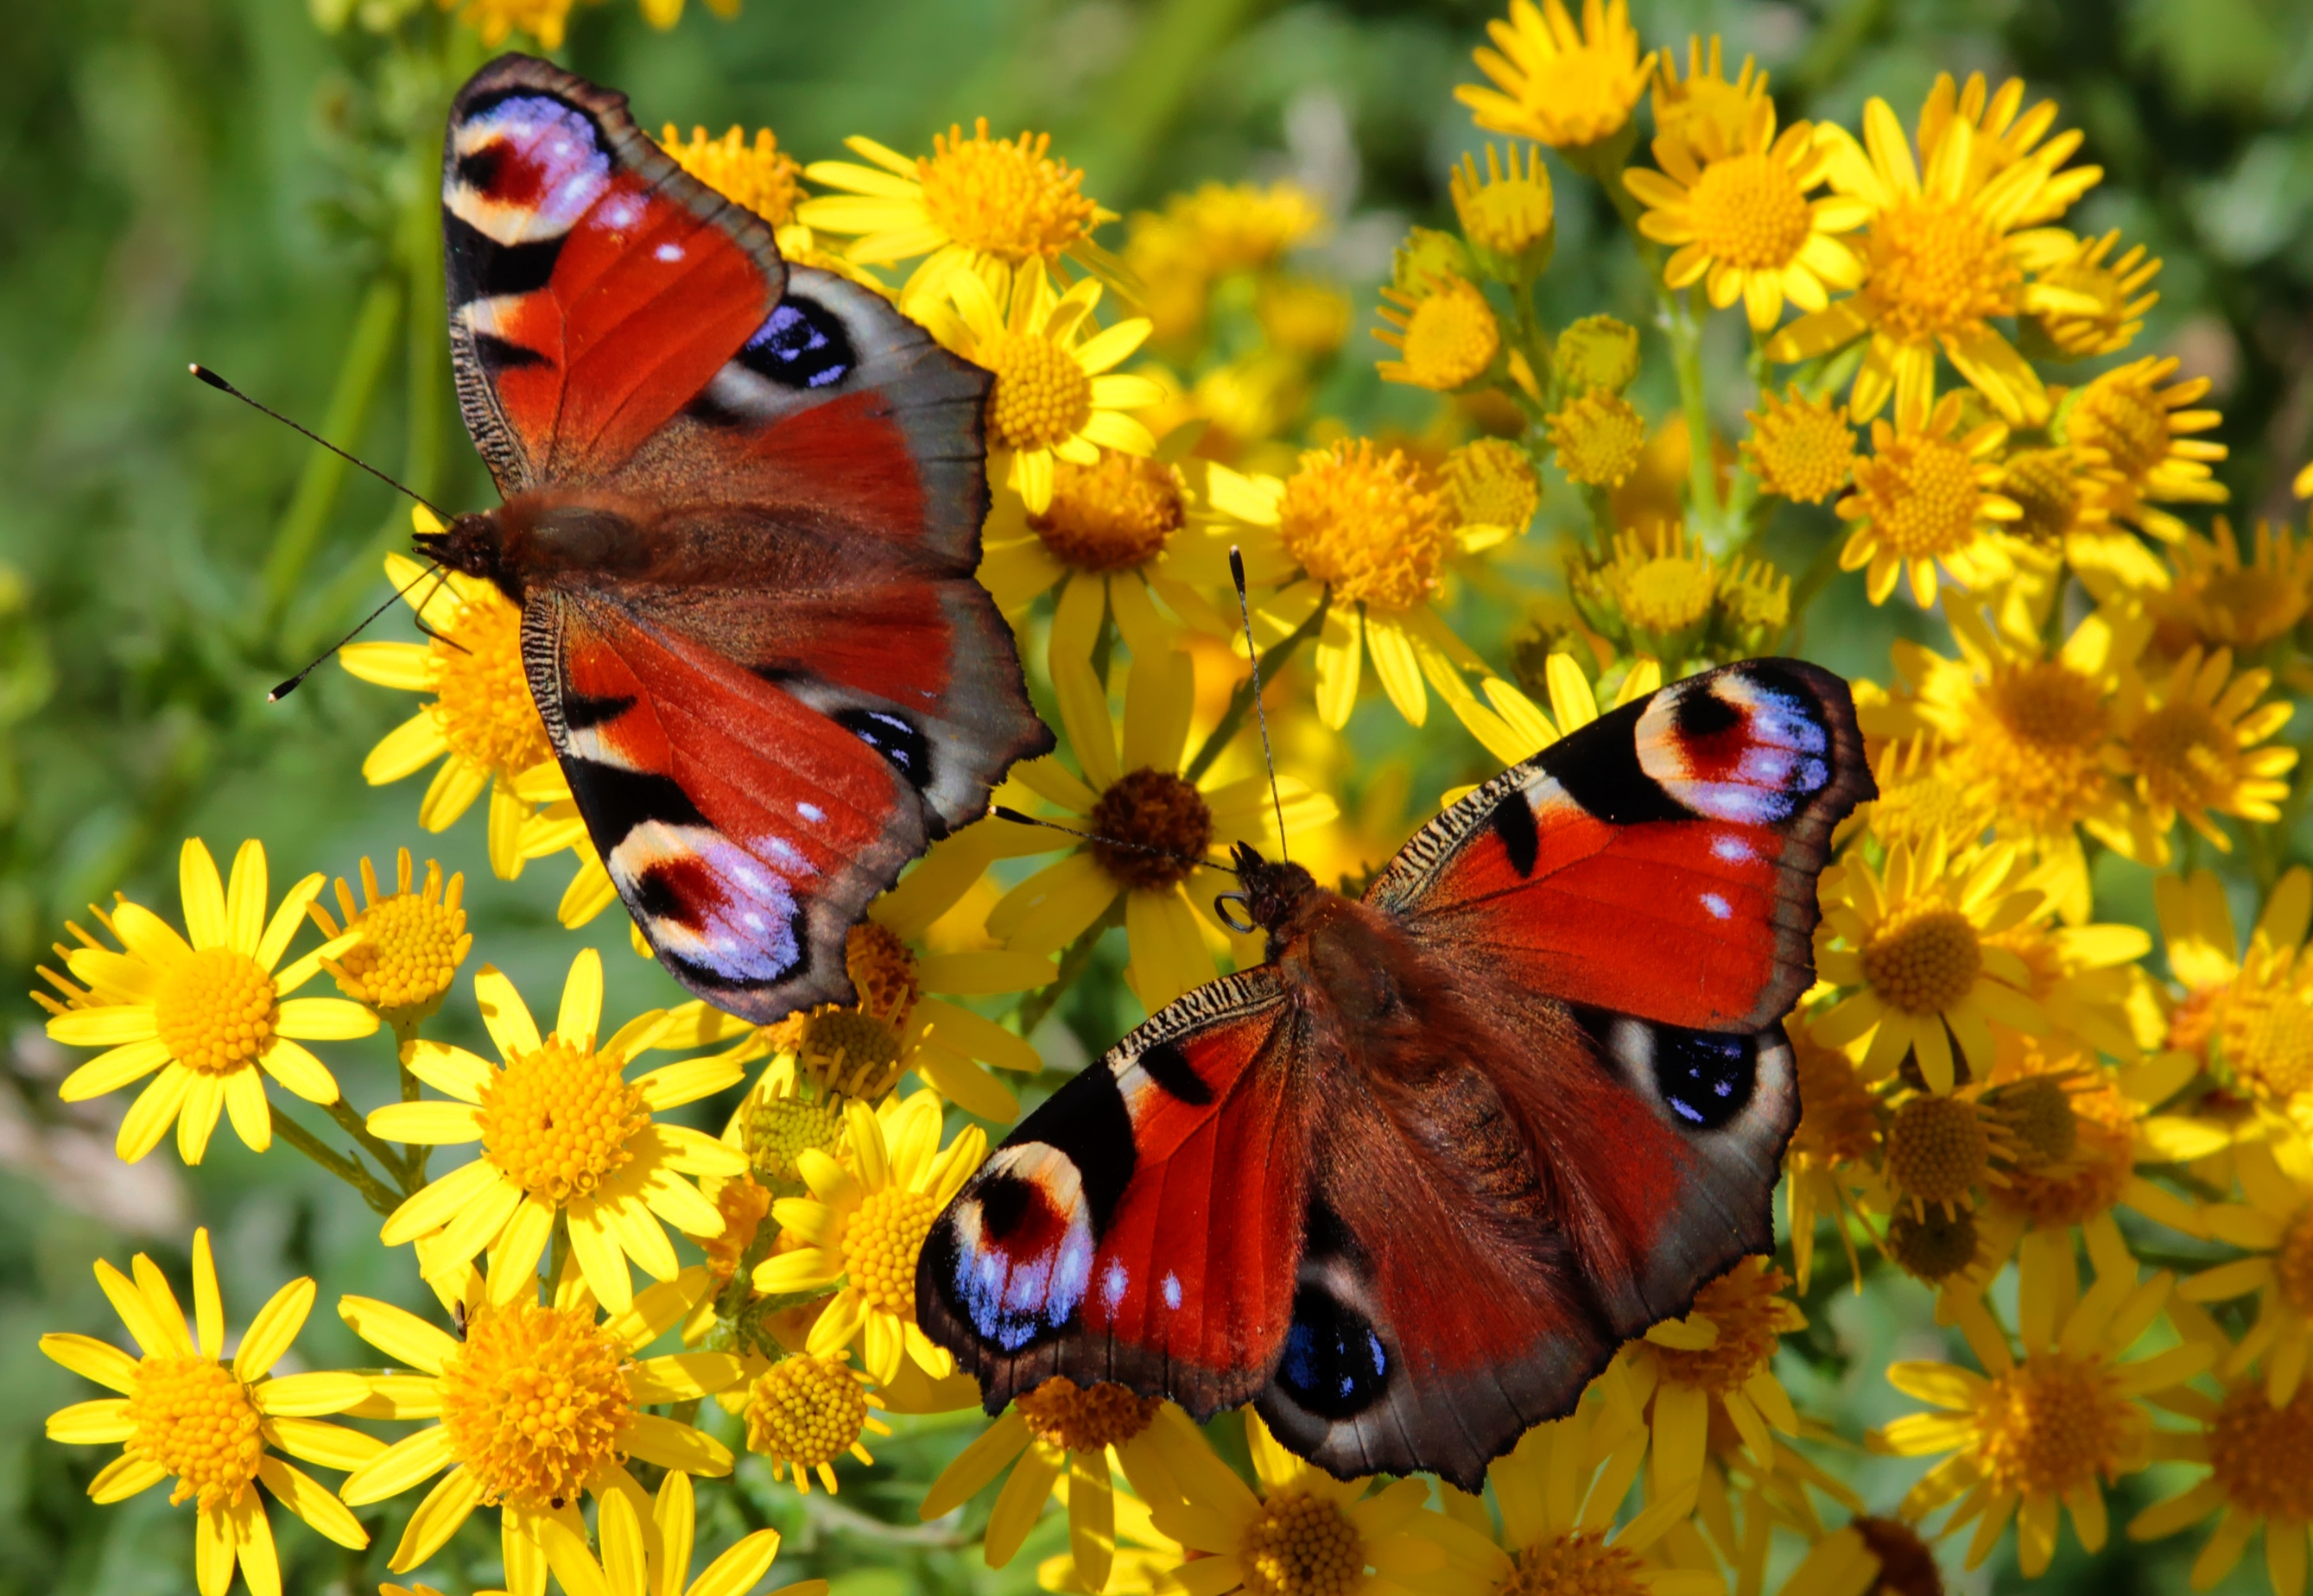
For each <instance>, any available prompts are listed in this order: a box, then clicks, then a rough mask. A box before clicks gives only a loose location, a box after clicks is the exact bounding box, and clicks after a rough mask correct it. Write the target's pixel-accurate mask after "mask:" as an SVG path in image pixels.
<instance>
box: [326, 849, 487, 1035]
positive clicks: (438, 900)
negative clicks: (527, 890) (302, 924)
mask: <svg viewBox="0 0 2313 1596" xmlns="http://www.w3.org/2000/svg"><path fill="white" fill-rule="evenodd" d="M361 879H362V899H363V903H364V907H362V908H355V906H354V894H353V889H352V888H350V887H348V886H347V885H346V879H345V877H343V876H339V878H338V909H339V912H340V913H341V914H343V915H344V916H345V917H346V924H345V930H344V931H342V932H341V931H339V929H338V923H337V922H336V921H335V920H333V919H331V918H330V911H329V910H327V909H325V908H322V907H321V905H320V904H319V903H318V902H316V903H311V904H308V905H306V906H305V913H306V914H307V915H308V916H311V917H312V922H313V924H314V925H317V926H319V927H320V928H321V934H322V935H323V936H325V937H327V938H329V939H330V941H331V942H335V941H337V940H338V938H339V937H340V936H342V935H345V934H347V933H351V934H355V935H357V936H358V937H359V938H360V940H359V941H357V942H356V943H354V944H353V945H352V946H351V947H348V948H347V950H346V951H344V952H342V953H340V954H339V955H338V956H337V957H336V958H334V959H324V960H321V968H322V969H326V970H328V971H329V972H330V974H331V975H332V976H335V977H336V978H337V981H338V990H339V991H340V992H342V993H344V994H345V995H347V997H350V998H352V999H353V1000H354V1001H355V1002H356V1003H357V1004H363V1005H365V1006H366V1007H368V1008H370V1009H372V1010H374V1012H375V1013H376V1014H377V1017H378V1018H379V1019H381V1020H383V1021H384V1022H386V1023H387V1024H388V1025H391V1026H392V1027H393V1029H394V1030H395V1031H396V1032H397V1033H400V1035H401V1036H403V1037H404V1038H405V1039H407V1038H409V1037H412V1036H415V1035H416V1034H417V1029H418V1022H419V1021H421V1020H424V1019H426V1018H427V1016H429V1015H431V1014H432V1013H434V1012H435V1010H436V1009H438V1008H440V1007H441V1006H442V999H443V998H444V996H445V995H448V993H449V990H450V983H451V981H452V980H453V978H456V976H457V973H458V967H459V966H460V965H462V964H463V963H464V962H465V961H466V954H467V953H468V952H469V951H471V950H472V948H473V945H474V938H473V934H471V932H469V931H468V930H467V929H466V911H465V909H464V908H462V901H463V899H464V897H465V891H466V878H465V875H464V873H462V872H461V873H458V874H455V875H453V876H452V877H451V878H450V884H449V888H448V890H447V891H446V892H445V891H444V889H443V885H442V867H441V865H439V864H436V863H435V862H434V861H433V860H431V859H428V860H427V861H426V884H425V886H424V887H422V888H416V887H414V886H413V882H414V877H413V875H412V873H411V861H410V857H409V849H408V848H404V849H402V850H401V854H400V858H399V859H398V861H397V862H396V873H395V888H394V890H393V891H392V892H391V893H390V894H387V895H385V896H383V897H381V896H379V893H378V890H377V871H376V869H375V867H374V866H373V865H372V864H370V862H369V857H368V855H363V857H362V862H361Z"/></svg>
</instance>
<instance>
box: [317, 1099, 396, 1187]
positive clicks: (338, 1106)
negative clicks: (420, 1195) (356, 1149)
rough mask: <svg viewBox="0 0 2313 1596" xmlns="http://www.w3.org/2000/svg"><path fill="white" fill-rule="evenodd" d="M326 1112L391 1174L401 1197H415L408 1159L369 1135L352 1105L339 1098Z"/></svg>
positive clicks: (367, 1129) (377, 1138) (366, 1127)
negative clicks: (397, 1185) (398, 1183)
mask: <svg viewBox="0 0 2313 1596" xmlns="http://www.w3.org/2000/svg"><path fill="white" fill-rule="evenodd" d="M326 1111H327V1112H328V1114H329V1116H330V1118H332V1119H334V1120H336V1121H337V1122H338V1128H339V1129H340V1130H342V1131H344V1132H345V1133H346V1134H347V1136H351V1137H353V1139H354V1140H355V1141H356V1142H358V1143H360V1144H361V1146H362V1149H363V1151H365V1152H366V1153H368V1154H369V1155H370V1156H371V1157H372V1158H374V1159H375V1160H377V1162H378V1165H379V1167H380V1168H382V1169H385V1170H388V1171H392V1172H393V1176H394V1179H396V1180H398V1181H400V1185H401V1195H402V1196H404V1197H414V1196H416V1195H417V1192H418V1187H417V1185H416V1184H414V1183H413V1182H412V1181H411V1179H410V1178H409V1168H410V1165H409V1159H408V1158H406V1157H405V1156H404V1155H403V1154H401V1153H398V1152H396V1151H395V1150H394V1148H393V1147H392V1145H391V1144H389V1143H387V1142H385V1141H383V1140H381V1139H380V1138H379V1137H376V1136H372V1135H370V1132H369V1127H368V1126H367V1125H366V1124H365V1123H364V1122H363V1120H362V1117H361V1115H360V1114H358V1113H357V1112H356V1111H355V1109H354V1106H353V1104H351V1103H349V1102H347V1101H346V1100H345V1099H344V1098H342V1097H341V1098H339V1099H338V1101H335V1102H333V1103H331V1104H330V1105H329V1107H328V1109H327V1110H326Z"/></svg>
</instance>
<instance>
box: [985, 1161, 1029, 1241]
mask: <svg viewBox="0 0 2313 1596" xmlns="http://www.w3.org/2000/svg"><path fill="white" fill-rule="evenodd" d="M979 1197H980V1233H981V1235H983V1236H985V1237H987V1238H989V1240H990V1241H1004V1240H1005V1239H1007V1237H1009V1236H1010V1235H1011V1234H1012V1232H1014V1231H1016V1230H1017V1229H1019V1227H1020V1222H1021V1220H1023V1219H1025V1218H1026V1217H1027V1215H1028V1205H1029V1203H1030V1202H1031V1201H1032V1200H1034V1198H1035V1197H1036V1192H1035V1189H1034V1188H1033V1187H1031V1186H1030V1185H1029V1184H1028V1183H1027V1182H1026V1181H1025V1180H1023V1179H1020V1178H1019V1177H1018V1176H1017V1175H1007V1174H1003V1173H1001V1172H998V1173H996V1174H992V1175H989V1177H988V1178H987V1179H984V1180H982V1181H981V1183H980V1192H979Z"/></svg>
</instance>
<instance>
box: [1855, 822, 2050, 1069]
mask: <svg viewBox="0 0 2313 1596" xmlns="http://www.w3.org/2000/svg"><path fill="white" fill-rule="evenodd" d="M2014 868H2015V854H2014V851H2013V850H2012V849H2010V848H2007V847H2004V846H1998V845H1994V846H1991V847H1987V848H1983V849H1974V850H1966V851H1964V852H1962V853H1960V854H1959V855H1957V856H1954V855H1953V854H1952V853H1951V850H1950V847H1949V845H1948V843H1947V842H1946V840H1945V838H1944V837H1941V836H1940V835H1939V836H1937V837H1933V838H1931V839H1930V841H1929V842H1927V843H1926V844H1924V845H1922V846H1901V845H1897V846H1890V847H1889V848H1888V850H1887V855H1886V864H1885V865H1884V866H1883V867H1882V868H1881V869H1879V870H1877V871H1875V870H1873V869H1872V868H1871V867H1870V866H1869V864H1866V863H1865V862H1863V861H1862V860H1860V859H1854V860H1851V861H1850V862H1849V863H1848V864H1847V865H1846V866H1845V868H1844V869H1842V871H1841V872H1840V875H1839V880H1838V881H1837V882H1836V884H1834V883H1831V882H1828V881H1826V882H1825V887H1824V891H1823V899H1824V904H1823V908H1824V931H1822V932H1818V933H1817V937H1816V940H1817V951H1816V970H1817V972H1818V973H1819V974H1820V975H1821V977H1822V978H1823V979H1824V980H1825V981H1828V982H1830V983H1831V984H1832V985H1833V986H1835V987H1851V988H1853V990H1852V991H1851V992H1850V993H1849V994H1848V995H1846V996H1844V997H1842V998H1841V999H1840V1000H1839V1002H1838V1004H1836V1005H1834V1007H1833V1008H1832V1009H1831V1010H1830V1011H1829V1012H1828V1013H1825V1014H1823V1015H1822V1016H1821V1017H1819V1018H1818V1019H1817V1020H1816V1022H1815V1025H1814V1031H1815V1039H1816V1041H1818V1042H1820V1043H1822V1044H1823V1045H1824V1046H1825V1047H1830V1048H1841V1047H1845V1046H1846V1045H1848V1044H1849V1043H1851V1042H1860V1041H1864V1040H1865V1039H1867V1038H1868V1039H1869V1042H1868V1044H1867V1046H1866V1048H1865V1050H1864V1054H1863V1060H1862V1065H1861V1067H1862V1071H1863V1074H1864V1075H1865V1077H1866V1078H1867V1079H1877V1078H1878V1077H1879V1076H1881V1075H1884V1074H1887V1073H1888V1072H1889V1071H1891V1070H1893V1069H1894V1068H1895V1066H1896V1065H1898V1064H1900V1063H1902V1062H1903V1060H1904V1055H1905V1054H1907V1053H1908V1054H1910V1055H1911V1056H1912V1057H1914V1058H1915V1059H1917V1061H1918V1063H1919V1067H1920V1074H1921V1075H1922V1078H1923V1079H1924V1080H1925V1081H1926V1083H1927V1085H1928V1089H1929V1090H1930V1092H1939V1093H1941V1092H1949V1091H1950V1090H1951V1089H1952V1084H1953V1082H1954V1079H1955V1077H1956V1074H1957V1071H1956V1069H1955V1066H1954V1063H1953V1055H1954V1052H1955V1049H1957V1053H1958V1055H1959V1057H1961V1058H1962V1059H1963V1060H1964V1061H1965V1062H1966V1065H1967V1068H1968V1071H1969V1074H1971V1075H1972V1076H1974V1078H1976V1079H1978V1080H1981V1079H1983V1077H1984V1076H1985V1075H1987V1074H1989V1073H1990V1072H1991V1069H1992V1022H1994V1021H1997V1022H2000V1023H2001V1024H2002V1025H2006V1026H2008V1027H2010V1028H2011V1029H2013V1030H2018V1031H2022V1032H2023V1033H2025V1034H2026V1035H2027V1036H2036V1035H2038V1034H2040V1033H2042V1032H2044V1031H2045V1030H2046V1029H2047V1026H2048V1017H2047V1014H2046V1013H2045V1011H2043V1010H2042V1009H2041V1007H2040V1005H2039V1004H2036V1003H2035V1002H2033V1000H2032V999H2031V998H2030V997H2028V996H2027V995H2025V994H2024V992H2023V990H2022V988H2023V987H2025V986H2026V985H2027V983H2028V982H2029V981H2030V979H2031V972H2030V971H2029V970H2028V969H2027V968H2026V967H2025V964H2024V961H2023V960H2021V959H2018V957H2017V956H2016V955H2015V954H2013V953H2011V952H2010V951H2008V950H2007V949H2005V948H2001V947H1999V946H1996V945H1994V944H1993V943H1992V942H1991V941H1990V940H1989V939H1990V938H1991V937H1992V936H1993V935H1995V934H1998V933H2000V932H2002V931H2006V930H2007V929H2009V928H2010V926H2013V925H2020V924H2021V923H2022V922H2023V921H2024V920H2025V918H2026V917H2027V916H2029V915H2030V914H2031V913H2032V911H2033V910H2034V909H2036V908H2038V907H2039V903H2040V894H2039V893H2038V892H2036V891H2034V890H2028V889H2026V890H2011V889H2010V886H2009V881H2010V878H2011V876H2012V874H2013V873H2014ZM1826 944H1827V945H1826Z"/></svg>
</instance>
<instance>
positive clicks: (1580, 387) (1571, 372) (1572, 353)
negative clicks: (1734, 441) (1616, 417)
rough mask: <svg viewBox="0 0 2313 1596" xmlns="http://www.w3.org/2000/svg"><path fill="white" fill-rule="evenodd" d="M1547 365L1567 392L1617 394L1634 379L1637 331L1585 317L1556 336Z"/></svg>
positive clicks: (1614, 321)
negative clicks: (1597, 391) (1605, 391)
mask: <svg viewBox="0 0 2313 1596" xmlns="http://www.w3.org/2000/svg"><path fill="white" fill-rule="evenodd" d="M1550 366H1551V371H1552V373H1553V374H1554V375H1555V376H1556V377H1557V379H1558V385H1559V386H1560V387H1561V388H1562V389H1564V390H1566V391H1568V392H1569V393H1587V392H1589V391H1590V390H1592V389H1594V388H1604V389H1605V390H1608V391H1609V392H1612V393H1620V392H1622V391H1623V390H1624V389H1625V388H1628V387H1629V386H1630V385H1631V382H1633V381H1636V380H1637V378H1638V374H1639V329H1637V328H1635V327H1632V326H1631V324H1630V323H1629V322H1627V321H1623V320H1618V319H1616V318H1615V317H1613V316H1585V317H1583V318H1581V319H1580V320H1578V321H1574V322H1572V323H1570V324H1569V325H1568V327H1567V329H1566V330H1565V331H1564V332H1561V333H1560V334H1559V335H1558V342H1557V344H1556V345H1555V346H1553V347H1552V349H1551V352H1550ZM1680 447H1681V448H1682V450H1683V449H1684V444H1681V445H1680ZM1680 469H1681V470H1684V469H1685V468H1684V467H1683V466H1682V467H1681V468H1680Z"/></svg>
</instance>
